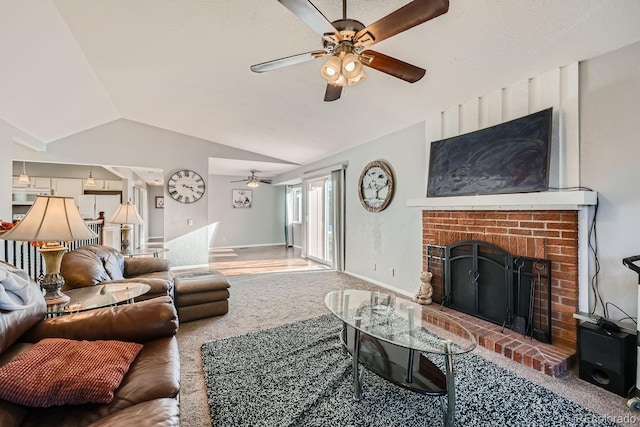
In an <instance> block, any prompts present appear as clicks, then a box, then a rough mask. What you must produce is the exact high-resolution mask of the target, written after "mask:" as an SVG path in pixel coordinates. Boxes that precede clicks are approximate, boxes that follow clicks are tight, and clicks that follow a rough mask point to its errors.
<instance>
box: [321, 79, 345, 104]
mask: <svg viewBox="0 0 640 427" xmlns="http://www.w3.org/2000/svg"><path fill="white" fill-rule="evenodd" d="M341 94H342V86H335V85H332V84H329V83H327V90H326V91H325V93H324V102H330V101H335V100H337V99H340V95H341Z"/></svg>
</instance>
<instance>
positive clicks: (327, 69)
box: [320, 56, 342, 83]
mask: <svg viewBox="0 0 640 427" xmlns="http://www.w3.org/2000/svg"><path fill="white" fill-rule="evenodd" d="M341 71H342V61H341V60H340V58H338V57H337V56H332V57H331V58H329V59H328V60H327V62H325V63H324V65H323V66H322V68H320V72H321V73H322V76H323V77H324V78H325V79H326V80H327V81H328V82H329V83H334V82H335V81H336V80H338V78H339V77H340V76H341Z"/></svg>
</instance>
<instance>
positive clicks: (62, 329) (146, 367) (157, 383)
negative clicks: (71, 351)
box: [0, 283, 180, 427]
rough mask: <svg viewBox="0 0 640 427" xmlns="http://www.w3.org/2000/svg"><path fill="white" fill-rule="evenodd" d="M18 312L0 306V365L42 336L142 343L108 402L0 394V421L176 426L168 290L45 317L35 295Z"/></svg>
mask: <svg viewBox="0 0 640 427" xmlns="http://www.w3.org/2000/svg"><path fill="white" fill-rule="evenodd" d="M31 285H32V286H33V288H34V289H33V290H34V292H33V295H34V296H35V297H34V298H33V300H32V301H31V303H30V304H29V306H28V307H27V308H26V309H24V310H15V311H3V310H0V366H4V365H5V364H7V363H8V362H9V361H11V360H12V359H14V358H15V357H16V356H18V355H20V354H22V353H23V352H25V351H26V350H27V349H29V348H30V347H31V346H33V345H34V343H36V342H38V341H40V340H42V339H44V338H47V337H57V338H67V339H72V340H88V341H95V340H119V341H126V342H136V343H140V344H143V348H142V350H141V351H140V352H139V353H138V354H137V356H136V357H135V359H134V361H133V363H132V364H131V365H130V367H129V370H128V371H127V373H126V375H125V376H124V378H123V379H122V382H121V383H120V385H119V387H118V388H117V389H116V390H115V392H114V398H113V400H112V401H111V403H108V404H96V403H85V404H81V405H63V406H51V407H48V408H33V407H26V406H21V405H18V404H15V403H11V402H8V401H4V400H0V426H2V427H18V426H20V427H32V426H33V427H35V426H38V427H42V426H56V427H60V426H74V427H81V426H91V427H98V426H118V427H119V426H123V425H130V426H179V425H180V411H179V404H178V392H179V385H180V359H179V354H178V346H177V341H176V338H175V333H176V332H177V329H178V319H177V314H176V310H175V307H174V305H173V302H172V300H171V298H169V297H168V296H164V297H160V298H154V299H152V300H148V301H143V302H139V303H135V304H130V305H122V306H118V307H109V308H102V309H95V310H90V311H85V312H80V313H74V314H69V315H64V316H60V317H56V318H45V314H46V305H45V302H44V298H43V297H42V293H41V292H40V291H39V288H38V286H37V285H36V284H34V283H32V284H31Z"/></svg>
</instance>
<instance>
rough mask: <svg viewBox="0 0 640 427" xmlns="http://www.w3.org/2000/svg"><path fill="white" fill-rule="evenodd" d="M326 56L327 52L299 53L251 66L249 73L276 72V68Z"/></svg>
mask: <svg viewBox="0 0 640 427" xmlns="http://www.w3.org/2000/svg"><path fill="white" fill-rule="evenodd" d="M326 54H327V52H325V51H324V50H314V51H312V52H306V53H300V54H298V55H292V56H287V57H286V58H280V59H274V60H273V61H267V62H263V63H261V64H255V65H252V66H251V71H253V72H254V73H264V72H265V71H271V70H277V69H278V68H282V67H288V66H289V65H295V64H301V63H303V62H308V61H313V60H314V59H316V58H320V57H322V56H325V55H326Z"/></svg>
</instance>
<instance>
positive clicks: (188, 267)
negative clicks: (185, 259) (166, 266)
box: [171, 264, 209, 271]
mask: <svg viewBox="0 0 640 427" xmlns="http://www.w3.org/2000/svg"><path fill="white" fill-rule="evenodd" d="M192 268H209V264H195V265H179V266H177V267H171V271H174V270H190V269H192Z"/></svg>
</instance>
